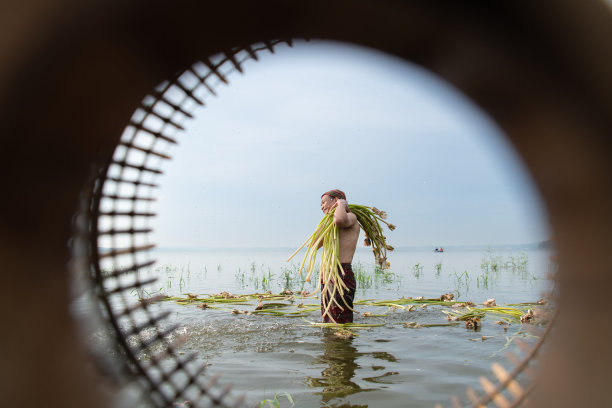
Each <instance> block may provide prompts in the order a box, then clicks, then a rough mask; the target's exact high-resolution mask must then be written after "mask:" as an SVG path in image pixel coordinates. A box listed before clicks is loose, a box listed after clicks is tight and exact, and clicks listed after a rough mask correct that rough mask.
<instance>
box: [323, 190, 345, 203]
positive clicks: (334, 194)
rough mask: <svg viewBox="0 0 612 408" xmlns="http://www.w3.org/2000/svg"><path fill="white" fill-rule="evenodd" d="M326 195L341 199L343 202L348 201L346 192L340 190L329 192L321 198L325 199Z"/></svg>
mask: <svg viewBox="0 0 612 408" xmlns="http://www.w3.org/2000/svg"><path fill="white" fill-rule="evenodd" d="M324 195H328V196H330V197H332V198H339V199H341V200H346V194H344V191H342V190H338V189H335V190H329V191H328V192H326V193H323V194H321V198H323V196H324Z"/></svg>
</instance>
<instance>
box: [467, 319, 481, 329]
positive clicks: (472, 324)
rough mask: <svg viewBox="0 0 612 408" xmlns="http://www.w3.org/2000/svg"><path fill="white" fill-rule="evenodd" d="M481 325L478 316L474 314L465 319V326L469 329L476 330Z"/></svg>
mask: <svg viewBox="0 0 612 408" xmlns="http://www.w3.org/2000/svg"><path fill="white" fill-rule="evenodd" d="M480 326H481V324H480V317H478V316H474V317H470V318H469V319H467V320H466V321H465V328H466V329H470V330H476V329H478V328H479V327H480Z"/></svg>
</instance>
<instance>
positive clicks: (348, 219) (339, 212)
mask: <svg viewBox="0 0 612 408" xmlns="http://www.w3.org/2000/svg"><path fill="white" fill-rule="evenodd" d="M356 222H357V217H355V214H352V213H349V212H348V203H347V202H346V200H341V199H338V201H336V211H335V212H334V224H336V225H337V226H338V227H339V228H349V227H352V226H353V224H355V223H356Z"/></svg>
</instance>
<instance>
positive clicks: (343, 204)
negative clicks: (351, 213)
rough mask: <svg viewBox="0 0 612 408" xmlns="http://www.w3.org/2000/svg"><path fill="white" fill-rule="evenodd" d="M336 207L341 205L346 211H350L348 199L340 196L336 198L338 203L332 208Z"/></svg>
mask: <svg viewBox="0 0 612 408" xmlns="http://www.w3.org/2000/svg"><path fill="white" fill-rule="evenodd" d="M336 207H341V208H344V211H348V202H347V201H346V200H343V199H341V198H339V199H337V200H336V203H335V204H334V206H333V207H332V208H336Z"/></svg>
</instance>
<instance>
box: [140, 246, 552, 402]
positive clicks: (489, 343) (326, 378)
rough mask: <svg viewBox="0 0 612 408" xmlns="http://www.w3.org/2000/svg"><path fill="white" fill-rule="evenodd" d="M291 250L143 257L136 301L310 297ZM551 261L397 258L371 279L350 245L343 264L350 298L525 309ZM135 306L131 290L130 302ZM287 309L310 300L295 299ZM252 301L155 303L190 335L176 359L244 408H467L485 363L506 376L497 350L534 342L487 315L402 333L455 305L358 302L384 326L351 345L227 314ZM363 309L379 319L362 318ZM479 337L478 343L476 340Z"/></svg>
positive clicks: (487, 254)
mask: <svg viewBox="0 0 612 408" xmlns="http://www.w3.org/2000/svg"><path fill="white" fill-rule="evenodd" d="M291 252H292V251H291V249H274V250H272V249H270V250H237V249H236V250H214V251H213V250H206V251H162V250H157V251H154V252H153V257H154V258H155V259H157V261H158V263H157V265H156V266H155V267H153V268H151V269H150V270H149V271H147V272H145V273H144V275H145V277H146V276H157V277H158V278H159V279H158V281H157V282H156V283H155V284H152V285H150V286H149V287H148V289H147V293H141V295H144V296H147V295H150V294H152V293H155V292H157V293H165V294H168V295H170V296H177V295H183V294H186V293H195V294H198V295H204V294H215V293H220V292H222V291H227V292H230V293H233V294H247V293H263V292H265V291H267V290H271V291H272V292H273V293H278V292H279V291H281V290H282V289H283V288H287V289H292V290H300V291H301V290H302V289H307V290H311V291H312V290H313V287H312V286H310V284H305V283H304V282H303V281H302V280H301V279H299V278H298V277H297V275H296V273H295V272H296V269H297V265H298V264H299V262H300V261H301V256H302V255H303V252H302V253H301V254H300V255H298V256H297V257H296V258H295V259H294V260H293V262H291V263H287V262H285V259H286V258H287V257H288V256H289V255H290V254H291ZM549 255H550V254H549V252H548V251H545V250H533V249H525V250H516V249H514V250H512V251H509V250H486V249H476V250H452V249H447V250H446V251H445V252H444V253H435V252H433V251H410V250H396V251H394V252H393V253H391V254H390V256H389V260H390V262H391V268H390V270H389V271H387V272H385V273H384V274H380V273H378V274H377V273H375V272H374V265H373V256H372V254H371V252H369V251H368V250H366V249H359V250H358V252H357V253H356V256H355V259H354V262H353V266H354V269H355V270H356V271H359V273H361V274H362V279H361V280H360V285H359V286H358V289H357V294H356V301H359V300H363V299H376V300H393V299H399V298H401V297H414V298H416V297H418V296H424V297H425V298H439V297H440V295H441V294H444V293H453V294H454V295H455V299H456V300H461V301H473V302H474V303H476V304H479V303H482V302H483V301H484V300H486V299H489V298H495V299H496V301H497V304H498V305H503V304H511V303H522V302H535V301H537V300H538V299H539V298H541V297H542V293H543V292H545V291H547V290H549V289H550V288H549V286H550V283H549V281H548V280H547V279H546V275H547V274H548V273H549V272H550V271H551V268H552V266H551V264H550V262H549ZM495 265H497V267H495ZM313 282H316V279H313ZM183 296H184V295H183ZM137 298H138V293H135V292H134V293H133V299H131V301H133V302H136V301H137ZM128 301H130V300H128ZM295 301H296V303H297V302H303V303H306V304H315V305H316V304H317V303H318V299H306V300H301V299H299V297H296V299H295ZM255 303H256V301H255V302H254V303H253V304H252V305H241V306H234V305H226V306H222V307H220V308H219V309H206V310H201V309H199V308H197V307H196V305H195V304H188V305H179V304H176V303H174V302H171V301H166V302H159V303H158V304H156V305H154V308H156V309H157V310H159V311H170V312H171V315H170V317H169V319H168V321H167V323H165V324H170V323H179V324H180V329H179V331H180V332H181V333H184V334H186V335H187V336H188V340H187V342H186V343H185V344H184V345H183V346H182V351H184V352H192V351H195V352H196V353H197V354H198V358H199V359H201V360H202V361H207V362H208V364H209V368H208V370H207V373H208V374H216V373H220V374H221V379H220V382H223V383H232V384H233V385H234V389H235V391H234V392H236V393H244V394H245V395H246V401H247V404H246V405H247V406H253V407H255V406H259V405H258V404H259V402H260V401H262V400H264V399H273V398H274V396H275V394H277V393H287V394H289V395H290V396H291V398H292V399H293V401H294V402H295V406H297V407H320V406H325V407H329V406H331V407H366V406H369V407H378V406H385V407H400V406H401V407H405V406H411V407H432V406H434V405H435V404H436V403H442V404H444V405H449V400H450V397H451V396H458V397H459V398H460V399H461V400H462V401H467V400H466V399H465V388H466V387H467V386H471V387H474V388H479V385H478V377H479V376H485V377H488V378H490V379H493V374H492V372H491V369H490V366H491V363H493V362H499V363H501V364H502V365H503V366H505V367H507V368H510V365H509V363H508V361H507V360H506V359H505V358H504V357H503V354H504V352H505V351H512V350H515V347H516V346H515V345H514V344H513V342H512V340H513V339H515V338H518V337H520V338H521V339H522V340H524V341H526V342H527V343H533V342H535V341H536V340H537V338H536V337H534V336H532V335H529V334H527V333H526V332H525V331H524V330H522V325H521V324H520V323H514V324H511V325H510V326H509V327H508V328H507V329H506V330H504V327H502V326H500V325H498V324H496V323H494V321H495V320H497V318H495V317H493V316H487V317H486V318H485V319H484V320H483V326H482V328H481V329H480V331H478V332H475V331H473V330H468V329H466V328H465V326H464V325H463V324H460V325H456V326H440V327H422V328H418V329H413V328H407V327H404V325H403V324H402V323H405V322H417V323H419V324H437V323H448V321H447V319H446V315H445V314H444V313H442V310H455V309H451V308H449V307H444V306H433V305H430V306H428V307H426V308H420V307H418V306H417V307H416V308H415V309H414V310H412V311H406V310H402V309H397V310H393V309H389V308H387V307H374V306H366V305H359V304H358V305H356V307H355V310H356V312H357V313H355V322H356V323H380V324H382V326H378V327H368V328H363V329H358V330H356V333H357V334H358V336H356V337H353V338H350V339H342V338H339V337H337V336H335V335H334V334H333V330H330V329H323V328H320V327H314V326H312V325H310V324H309V322H308V321H315V322H316V321H320V312H318V311H313V312H312V313H310V314H309V315H308V316H306V317H305V318H292V317H285V316H274V317H272V316H265V315H246V314H232V313H231V310H232V309H234V308H240V309H246V310H253V309H254V306H255ZM364 312H371V313H373V314H384V316H381V317H367V316H363V315H362V313H364ZM482 336H487V337H488V339H487V340H486V341H483V340H482ZM489 336H490V337H489ZM475 340H477V341H475ZM278 399H279V401H280V406H281V407H284V406H287V407H288V406H291V404H290V403H289V401H288V399H287V398H286V397H285V396H283V395H280V394H279V396H278Z"/></svg>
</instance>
